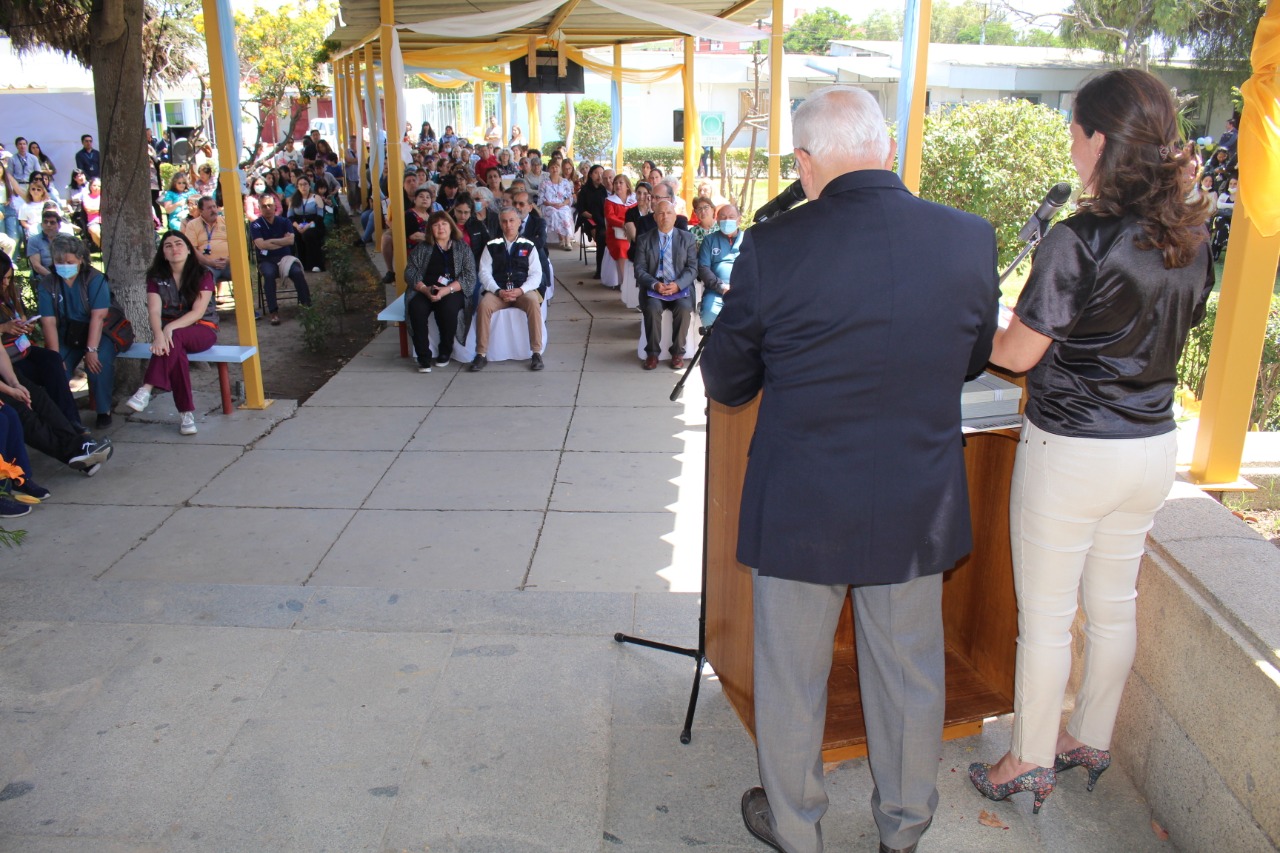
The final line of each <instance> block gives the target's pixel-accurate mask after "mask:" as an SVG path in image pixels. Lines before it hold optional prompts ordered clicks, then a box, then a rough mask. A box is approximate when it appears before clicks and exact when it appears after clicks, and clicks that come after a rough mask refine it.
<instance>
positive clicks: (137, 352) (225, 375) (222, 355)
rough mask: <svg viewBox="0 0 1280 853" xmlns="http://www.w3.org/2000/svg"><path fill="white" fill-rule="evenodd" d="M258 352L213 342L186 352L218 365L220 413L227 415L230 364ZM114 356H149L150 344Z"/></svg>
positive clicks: (192, 358)
mask: <svg viewBox="0 0 1280 853" xmlns="http://www.w3.org/2000/svg"><path fill="white" fill-rule="evenodd" d="M257 354H258V348H257V347H241V346H233V345H231V344H215V345H214V346H211V347H209V348H208V349H207V350H205V351H204V352H193V353H188V354H187V360H188V361H206V362H211V363H213V364H216V365H218V387H219V388H221V390H222V413H223V414H224V415H229V414H231V413H232V412H233V411H235V406H234V405H233V404H232V402H231V371H230V369H229V368H228V367H227V365H230V364H244V363H245V362H246V361H248V360H249V359H250V358H252V357H253V356H255V355H257ZM116 358H141V359H149V358H151V344H149V343H142V342H137V343H135V344H134V345H133V346H131V347H129V348H128V349H127V350H125V351H124V352H119V353H116Z"/></svg>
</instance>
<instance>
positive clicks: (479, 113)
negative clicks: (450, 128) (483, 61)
mask: <svg viewBox="0 0 1280 853" xmlns="http://www.w3.org/2000/svg"><path fill="white" fill-rule="evenodd" d="M472 97H474V98H475V101H474V102H473V105H472V109H473V110H474V111H475V116H476V123H475V127H476V130H477V131H478V132H479V134H480V135H479V137H478V138H472V139H471V140H470V142H471V144H472V145H474V144H475V143H476V142H477V141H479V139H483V138H484V130H485V120H484V81H483V80H477V81H476V83H475V87H474V88H473V90H472ZM458 135H459V136H468V137H470V136H471V134H470V133H465V134H464V133H459V134H458Z"/></svg>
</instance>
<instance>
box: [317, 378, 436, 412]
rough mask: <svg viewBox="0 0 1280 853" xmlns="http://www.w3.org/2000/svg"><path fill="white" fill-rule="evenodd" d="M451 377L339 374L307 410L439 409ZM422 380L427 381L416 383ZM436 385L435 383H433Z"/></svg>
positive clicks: (325, 385) (321, 390) (318, 394)
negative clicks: (333, 408) (329, 408)
mask: <svg viewBox="0 0 1280 853" xmlns="http://www.w3.org/2000/svg"><path fill="white" fill-rule="evenodd" d="M449 377H450V374H448V373H447V372H442V373H441V375H440V376H436V375H435V374H434V373H428V374H417V373H413V372H409V371H394V372H392V371H388V372H386V373H381V372H369V371H364V372H352V373H345V372H342V373H339V374H338V375H337V376H335V377H333V378H332V379H330V380H329V381H328V382H326V383H325V384H324V387H322V388H321V389H320V390H319V391H317V392H316V393H314V394H312V395H311V397H310V399H308V400H307V402H306V405H304V406H303V408H304V409H305V408H307V407H310V406H351V407H357V408H370V409H373V408H395V407H398V406H409V407H414V406H416V407H420V408H421V407H425V406H432V405H435V403H436V401H437V400H438V399H439V398H440V395H441V394H442V393H443V392H444V389H445V387H446V385H447V384H448V382H447V380H448V378H449ZM418 379H422V380H426V381H415V380H418ZM433 379H434V380H436V381H434V382H433V381H431V380H433Z"/></svg>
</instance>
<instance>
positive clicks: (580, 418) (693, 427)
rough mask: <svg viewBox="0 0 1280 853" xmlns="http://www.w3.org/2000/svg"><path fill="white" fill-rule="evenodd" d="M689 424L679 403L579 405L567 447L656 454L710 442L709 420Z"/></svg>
mask: <svg viewBox="0 0 1280 853" xmlns="http://www.w3.org/2000/svg"><path fill="white" fill-rule="evenodd" d="M697 420H698V421H699V422H698V423H693V424H691V423H689V419H687V418H686V417H685V413H684V410H683V409H682V408H681V407H679V406H676V405H671V404H668V405H665V406H636V407H634V408H629V409H628V408H623V407H620V406H618V407H613V406H599V407H594V406H579V407H578V408H577V409H575V410H574V414H573V423H572V424H571V425H570V427H569V437H568V440H566V441H565V450H603V451H631V452H654V453H679V452H681V451H683V450H688V449H691V448H690V445H691V444H694V443H696V444H697V445H698V446H699V447H705V445H706V419H705V418H704V417H702V416H701V415H699V416H698V418H697Z"/></svg>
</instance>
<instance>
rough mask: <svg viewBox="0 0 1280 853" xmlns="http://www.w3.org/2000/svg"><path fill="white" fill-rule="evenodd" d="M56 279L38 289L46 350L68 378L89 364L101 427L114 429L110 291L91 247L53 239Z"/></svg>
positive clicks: (73, 240)
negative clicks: (106, 329) (106, 327)
mask: <svg viewBox="0 0 1280 853" xmlns="http://www.w3.org/2000/svg"><path fill="white" fill-rule="evenodd" d="M52 254H53V275H49V276H45V277H44V278H42V279H41V280H40V284H39V287H37V288H36V296H37V305H38V308H37V310H38V311H39V314H40V328H41V330H42V331H43V332H44V340H45V346H47V347H48V348H49V349H51V350H54V351H56V352H58V353H59V354H60V355H61V356H62V363H63V366H64V367H65V368H66V371H67V375H68V376H70V375H72V374H73V373H74V372H75V369H76V367H78V366H79V365H80V362H81V361H83V362H84V367H85V371H86V372H87V373H88V374H89V393H90V396H91V397H92V398H93V408H94V411H95V412H96V413H97V415H98V417H97V428H98V429H105V428H106V427H109V426H111V392H112V389H113V388H114V387H115V378H116V377H115V357H116V347H115V343H114V342H113V341H112V340H111V338H110V337H109V336H107V335H104V334H103V333H102V326H103V322H104V321H105V320H106V318H107V309H109V308H110V307H111V286H110V285H109V284H108V283H107V277H106V276H104V275H103V274H102V273H100V272H98V271H97V270H96V269H94V268H93V267H92V266H90V265H89V247H88V246H87V245H86V244H85V242H84V241H83V240H81V239H79V238H78V237H69V236H67V235H65V234H59V235H58V236H57V237H54V238H53V244H52Z"/></svg>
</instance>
